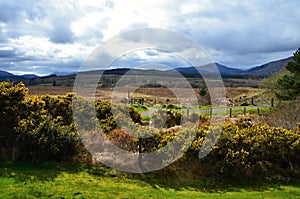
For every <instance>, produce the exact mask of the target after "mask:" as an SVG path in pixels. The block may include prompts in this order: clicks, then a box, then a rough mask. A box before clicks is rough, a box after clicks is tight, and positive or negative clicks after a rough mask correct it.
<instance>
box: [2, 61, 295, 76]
mask: <svg viewBox="0 0 300 199" xmlns="http://www.w3.org/2000/svg"><path fill="white" fill-rule="evenodd" d="M292 60H293V58H292V57H288V58H286V59H280V60H277V61H272V62H269V63H266V64H263V65H260V66H255V67H252V68H250V69H248V70H242V69H237V68H231V67H228V66H224V65H221V64H219V63H215V65H216V66H217V68H218V70H219V72H220V74H221V75H222V76H223V77H237V78H247V77H253V78H264V77H269V76H271V75H273V74H275V73H277V72H279V71H280V70H281V69H282V68H283V67H284V66H285V65H286V64H287V63H288V62H289V61H292ZM212 65H213V63H211V64H207V65H203V66H198V67H181V68H175V69H173V70H169V71H163V72H162V71H159V70H155V69H151V70H141V69H133V70H130V72H131V74H136V75H139V74H143V75H158V74H161V73H163V74H164V75H172V74H174V73H173V72H174V70H175V71H177V72H179V73H181V74H182V75H184V76H187V77H199V76H200V75H199V72H200V74H204V73H205V74H214V73H216V72H215V71H214V70H212ZM128 71H129V69H126V68H121V69H112V70H107V71H105V72H104V74H115V75H123V74H125V73H126V72H128ZM86 73H97V71H89V72H86ZM75 75H76V72H73V73H60V72H57V73H54V74H52V75H50V76H46V77H41V78H43V79H44V78H47V77H51V78H53V76H60V77H64V76H66V78H67V77H70V78H75ZM35 78H40V77H39V76H37V75H35V74H26V75H14V74H12V73H9V72H6V71H1V70H0V81H5V80H13V81H22V80H23V79H25V80H26V79H35Z"/></svg>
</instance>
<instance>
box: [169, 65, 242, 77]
mask: <svg viewBox="0 0 300 199" xmlns="http://www.w3.org/2000/svg"><path fill="white" fill-rule="evenodd" d="M215 66H217V68H218V70H219V72H220V74H221V75H235V74H239V73H241V72H244V70H241V69H237V68H230V67H227V66H224V65H221V64H219V63H210V64H206V65H203V66H198V67H185V68H175V70H176V71H177V72H180V73H182V74H183V75H185V76H189V75H192V74H198V73H199V72H200V74H201V73H202V74H204V73H205V74H213V73H215V70H214V69H215ZM197 69H198V70H197Z"/></svg>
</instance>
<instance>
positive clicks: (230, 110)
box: [229, 107, 232, 118]
mask: <svg viewBox="0 0 300 199" xmlns="http://www.w3.org/2000/svg"><path fill="white" fill-rule="evenodd" d="M229 117H230V118H232V108H231V107H230V108H229Z"/></svg>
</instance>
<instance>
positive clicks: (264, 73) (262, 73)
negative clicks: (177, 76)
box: [175, 57, 293, 78]
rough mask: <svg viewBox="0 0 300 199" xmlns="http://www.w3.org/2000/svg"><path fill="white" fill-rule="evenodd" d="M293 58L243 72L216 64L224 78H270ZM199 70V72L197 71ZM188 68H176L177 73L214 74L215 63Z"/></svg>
mask: <svg viewBox="0 0 300 199" xmlns="http://www.w3.org/2000/svg"><path fill="white" fill-rule="evenodd" d="M292 60H293V57H288V58H285V59H280V60H276V61H272V62H268V63H266V64H263V65H260V66H254V67H250V69H248V70H242V69H237V68H231V67H228V66H224V65H221V64H218V63H215V65H216V66H217V68H218V70H219V72H220V74H221V75H222V76H224V77H239V78H247V77H254V78H264V77H270V76H271V75H273V74H275V73H277V72H279V71H280V70H281V69H282V68H283V67H285V65H286V64H287V63H288V62H290V61H292ZM196 68H197V69H198V70H197V69H196ZM196 68H195V67H186V68H176V69H175V70H176V71H177V72H180V73H182V74H183V75H184V76H189V77H193V76H196V74H199V71H200V74H201V73H202V74H204V73H206V74H213V73H214V72H213V70H212V68H213V63H210V64H207V65H203V66H198V67H196Z"/></svg>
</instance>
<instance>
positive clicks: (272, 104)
mask: <svg viewBox="0 0 300 199" xmlns="http://www.w3.org/2000/svg"><path fill="white" fill-rule="evenodd" d="M271 107H274V98H273V97H272V99H271Z"/></svg>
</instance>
